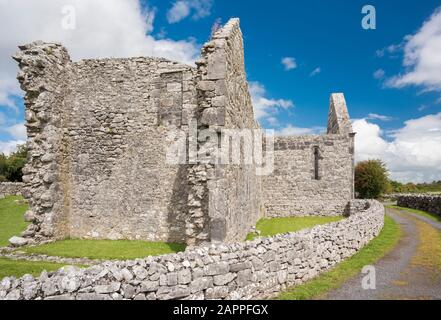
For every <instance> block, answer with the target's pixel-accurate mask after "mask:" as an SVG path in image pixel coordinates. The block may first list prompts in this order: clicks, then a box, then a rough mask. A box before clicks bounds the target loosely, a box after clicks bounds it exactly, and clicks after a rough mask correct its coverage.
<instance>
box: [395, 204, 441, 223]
mask: <svg viewBox="0 0 441 320" xmlns="http://www.w3.org/2000/svg"><path fill="white" fill-rule="evenodd" d="M386 208H390V209H397V210H404V211H407V212H411V213H415V214H418V215H420V216H423V217H426V218H429V219H431V220H433V221H437V222H441V217H440V216H438V215H436V214H434V213H429V212H425V211H421V210H416V209H410V208H404V207H399V206H392V205H390V206H386Z"/></svg>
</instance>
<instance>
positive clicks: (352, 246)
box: [0, 200, 384, 300]
mask: <svg viewBox="0 0 441 320" xmlns="http://www.w3.org/2000/svg"><path fill="white" fill-rule="evenodd" d="M349 207H350V209H352V210H354V211H352V212H348V213H349V217H348V218H347V219H344V220H342V221H339V222H334V223H330V224H327V225H322V226H317V227H315V228H313V229H308V230H303V231H300V232H295V233H289V234H283V235H277V236H274V237H271V238H264V239H257V240H254V241H249V242H245V243H231V244H212V245H209V246H201V247H194V248H190V249H188V250H187V251H185V252H181V253H178V254H172V255H166V256H160V257H148V258H145V259H137V260H134V261H118V262H105V263H103V264H100V265H96V266H93V267H90V268H87V269H75V268H72V267H68V268H65V269H61V270H59V271H56V272H50V273H47V272H44V273H42V274H41V275H40V276H39V277H38V278H34V277H32V276H30V275H26V276H24V277H22V278H20V279H15V278H11V277H9V278H4V279H3V280H2V281H1V283H0V299H23V300H32V299H45V300H61V299H67V300H91V299H94V300H121V299H130V300H168V299H184V300H190V299H192V300H195V299H200V300H201V299H243V300H249V299H263V298H268V297H271V296H273V295H274V294H276V293H277V292H280V291H281V290H283V289H285V288H286V287H287V286H292V285H299V284H301V283H304V282H305V281H307V280H309V279H312V278H314V277H315V276H317V275H319V274H320V273H322V272H324V271H327V270H329V269H330V268H332V267H333V266H335V265H336V264H337V263H339V262H341V261H342V260H344V259H346V258H348V257H350V256H352V255H353V254H355V253H356V252H357V251H358V250H360V249H361V248H363V246H365V245H366V244H367V243H368V242H369V241H370V240H372V239H373V238H374V237H376V236H377V235H378V234H379V232H380V231H381V229H382V227H383V223H384V207H383V206H382V205H381V204H380V203H379V202H377V201H361V200H360V201H357V200H355V201H353V202H351V205H350V206H349ZM358 210H359V211H358Z"/></svg>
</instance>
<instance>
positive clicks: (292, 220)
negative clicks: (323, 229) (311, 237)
mask: <svg viewBox="0 0 441 320" xmlns="http://www.w3.org/2000/svg"><path fill="white" fill-rule="evenodd" d="M342 219H344V217H342V216H338V217H288V218H271V219H261V220H259V222H257V225H256V229H257V230H259V231H260V232H261V233H260V237H271V236H273V235H276V234H281V233H288V232H296V231H299V230H302V229H307V228H312V227H314V226H316V225H320V224H326V223H330V222H335V221H340V220H342ZM256 237H257V235H255V234H253V233H250V234H248V235H247V238H246V240H253V239H255V238H256Z"/></svg>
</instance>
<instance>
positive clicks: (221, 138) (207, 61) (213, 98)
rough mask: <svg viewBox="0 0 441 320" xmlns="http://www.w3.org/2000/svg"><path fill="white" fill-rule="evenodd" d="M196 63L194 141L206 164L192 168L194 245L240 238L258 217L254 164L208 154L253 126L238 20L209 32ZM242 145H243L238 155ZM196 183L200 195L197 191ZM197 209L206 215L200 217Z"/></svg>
mask: <svg viewBox="0 0 441 320" xmlns="http://www.w3.org/2000/svg"><path fill="white" fill-rule="evenodd" d="M197 64H198V76H199V82H198V93H199V94H198V96H199V110H200V111H199V112H200V118H199V130H201V131H202V132H201V133H200V135H199V143H200V146H201V148H203V150H204V152H205V151H208V155H207V156H205V154H202V153H201V154H200V156H202V157H205V158H206V160H207V163H206V164H205V165H201V164H199V165H196V166H194V167H193V168H192V169H193V170H194V171H193V173H192V177H193V178H190V180H191V181H193V182H194V186H195V189H194V190H193V191H194V192H193V193H194V196H192V197H193V198H194V199H197V198H199V199H202V201H193V202H192V205H193V207H192V209H191V214H192V215H193V216H194V219H192V220H193V222H194V223H193V224H191V225H190V228H188V230H189V231H190V232H189V234H188V236H189V238H194V243H200V242H203V241H224V242H231V241H238V240H242V239H244V238H245V236H246V235H247V233H248V232H249V230H250V228H251V227H252V226H254V225H255V223H256V222H257V220H258V219H259V217H261V216H262V210H261V208H260V203H261V184H260V177H258V176H256V170H255V165H254V164H246V163H245V161H244V160H243V159H242V160H241V161H240V163H239V164H233V163H232V162H230V163H229V164H219V163H213V158H215V157H216V154H215V152H211V150H218V149H219V148H218V147H219V146H222V148H224V149H226V148H225V145H224V143H225V142H226V141H227V139H230V138H233V139H237V138H239V139H240V134H241V133H243V132H241V131H240V130H241V129H248V130H251V129H254V128H258V124H257V123H256V121H255V119H254V112H253V105H252V102H251V96H250V94H249V90H248V83H247V79H246V72H245V65H244V48H243V39H242V33H241V31H240V27H239V20H238V19H231V20H230V21H229V22H228V23H227V24H226V25H225V26H224V27H223V28H221V29H220V30H218V31H217V32H216V33H215V34H214V35H213V37H212V39H211V41H209V42H208V43H206V44H205V46H204V47H203V48H202V57H201V59H200V60H199V61H198V62H197ZM207 129H208V130H209V133H207V135H206V136H205V135H204V133H203V130H207ZM230 134H231V135H230ZM229 141H232V140H229ZM245 144H246V143H242V146H241V154H243V153H244V150H243V149H244V145H245ZM230 146H231V145H230ZM251 152H252V151H251ZM230 160H231V158H230ZM201 161H202V162H204V159H201ZM198 177H199V178H198ZM201 185H203V186H204V190H203V196H201V195H200V194H198V193H200V191H201V190H200V188H201ZM202 208H203V209H202ZM201 211H203V212H208V215H204V216H203V217H201V214H200V212H201Z"/></svg>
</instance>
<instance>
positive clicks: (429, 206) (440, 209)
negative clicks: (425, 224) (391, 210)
mask: <svg viewBox="0 0 441 320" xmlns="http://www.w3.org/2000/svg"><path fill="white" fill-rule="evenodd" d="M396 196H397V205H398V206H400V207H406V208H411V209H416V210H422V211H426V212H430V213H434V214H437V215H440V216H441V196H439V195H430V194H399V195H396Z"/></svg>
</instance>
